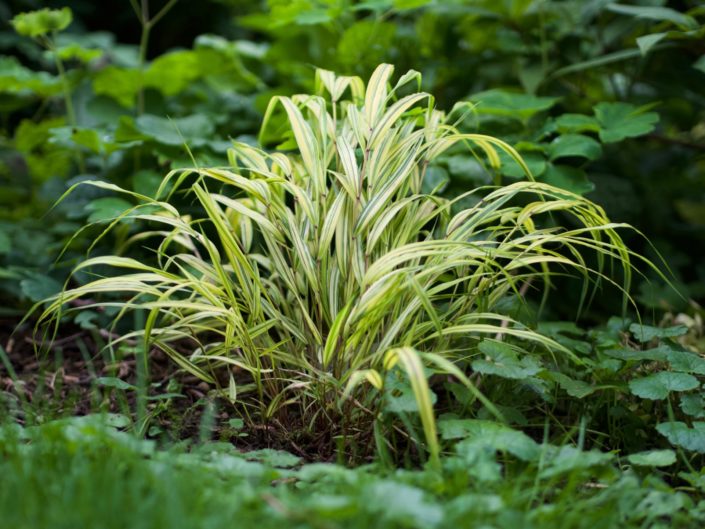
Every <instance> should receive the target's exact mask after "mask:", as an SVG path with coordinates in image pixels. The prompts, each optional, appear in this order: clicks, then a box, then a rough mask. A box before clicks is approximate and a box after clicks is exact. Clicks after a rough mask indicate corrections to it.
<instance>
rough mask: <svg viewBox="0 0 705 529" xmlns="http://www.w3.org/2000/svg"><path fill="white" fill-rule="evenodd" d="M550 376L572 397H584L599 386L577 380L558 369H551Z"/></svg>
mask: <svg viewBox="0 0 705 529" xmlns="http://www.w3.org/2000/svg"><path fill="white" fill-rule="evenodd" d="M548 377H549V378H551V379H552V380H554V381H555V382H556V383H558V385H559V386H560V387H561V389H563V390H564V391H565V392H566V393H567V394H568V395H570V396H571V397H575V398H576V399H582V398H585V397H587V396H588V395H591V394H592V393H594V392H595V391H596V390H597V388H595V387H594V386H592V385H590V384H588V383H587V382H584V381H582V380H575V379H574V378H570V377H569V376H568V375H564V374H563V373H560V372H558V371H550V372H549V373H548Z"/></svg>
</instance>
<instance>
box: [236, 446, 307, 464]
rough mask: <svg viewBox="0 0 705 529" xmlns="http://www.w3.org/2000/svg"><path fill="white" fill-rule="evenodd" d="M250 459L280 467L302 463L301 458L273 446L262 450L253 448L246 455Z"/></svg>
mask: <svg viewBox="0 0 705 529" xmlns="http://www.w3.org/2000/svg"><path fill="white" fill-rule="evenodd" d="M245 457H246V458H247V459H248V460H252V461H259V462H261V463H264V464H265V465H270V466H273V467H279V468H290V467H295V466H296V465H298V464H299V463H301V458H300V457H298V456H295V455H293V454H290V453H289V452H284V451H283V450H274V449H272V448H263V449H261V450H253V451H251V452H247V454H246V456H245Z"/></svg>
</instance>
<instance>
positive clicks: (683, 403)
mask: <svg viewBox="0 0 705 529" xmlns="http://www.w3.org/2000/svg"><path fill="white" fill-rule="evenodd" d="M680 408H681V410H683V413H685V414H687V415H690V416H691V417H695V418H696V419H702V418H705V398H703V395H702V393H686V394H684V395H681V396H680Z"/></svg>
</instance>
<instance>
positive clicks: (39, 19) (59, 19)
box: [12, 7, 73, 38]
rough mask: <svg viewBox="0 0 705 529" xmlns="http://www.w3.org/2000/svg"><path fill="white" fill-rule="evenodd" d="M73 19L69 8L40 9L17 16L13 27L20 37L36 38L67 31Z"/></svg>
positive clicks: (13, 20)
mask: <svg viewBox="0 0 705 529" xmlns="http://www.w3.org/2000/svg"><path fill="white" fill-rule="evenodd" d="M72 19H73V15H72V14H71V9H69V8H68V7H64V8H62V9H39V10H37V11H30V12H27V13H20V14H19V15H16V16H15V17H14V18H13V19H12V25H13V26H14V28H15V31H17V33H19V34H20V35H24V36H25V37H32V38H35V37H41V36H43V35H46V34H48V33H55V32H57V31H61V30H64V29H66V28H67V27H68V26H69V24H71V20H72Z"/></svg>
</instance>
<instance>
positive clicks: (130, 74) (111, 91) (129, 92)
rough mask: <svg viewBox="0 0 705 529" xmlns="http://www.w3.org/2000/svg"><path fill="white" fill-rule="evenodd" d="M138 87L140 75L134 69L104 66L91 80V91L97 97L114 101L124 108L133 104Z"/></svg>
mask: <svg viewBox="0 0 705 529" xmlns="http://www.w3.org/2000/svg"><path fill="white" fill-rule="evenodd" d="M139 87H140V73H139V71H138V70H136V69H132V68H121V67H119V66H112V65H111V66H106V67H105V68H103V69H102V70H100V71H99V72H98V73H97V74H96V76H95V77H94V79H93V90H94V91H95V93H96V94H97V95H105V96H108V97H111V98H113V99H115V100H116V101H117V102H118V103H120V104H121V105H122V106H124V107H126V108H132V107H133V105H134V104H135V96H136V95H137V92H138V91H139Z"/></svg>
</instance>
